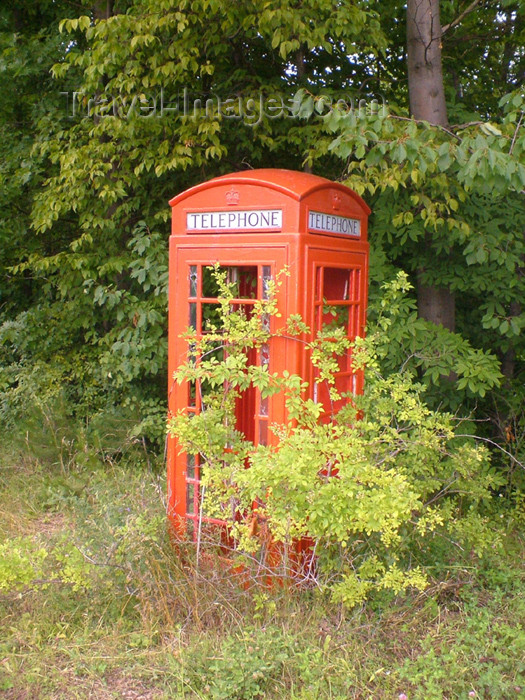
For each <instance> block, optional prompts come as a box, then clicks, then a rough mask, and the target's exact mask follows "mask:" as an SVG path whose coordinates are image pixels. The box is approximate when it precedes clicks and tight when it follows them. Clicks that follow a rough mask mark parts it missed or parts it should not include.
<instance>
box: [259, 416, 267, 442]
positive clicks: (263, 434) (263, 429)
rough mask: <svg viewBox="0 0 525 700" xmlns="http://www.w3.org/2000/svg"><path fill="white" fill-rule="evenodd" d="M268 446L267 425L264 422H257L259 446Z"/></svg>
mask: <svg viewBox="0 0 525 700" xmlns="http://www.w3.org/2000/svg"><path fill="white" fill-rule="evenodd" d="M267 444H268V423H267V422H266V421H265V420H260V421H259V445H267Z"/></svg>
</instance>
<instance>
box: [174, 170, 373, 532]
mask: <svg viewBox="0 0 525 700" xmlns="http://www.w3.org/2000/svg"><path fill="white" fill-rule="evenodd" d="M170 204H171V206H172V207H173V218H172V233H171V237H170V260H169V264H170V272H169V275H170V278H169V360H168V362H169V364H168V372H169V411H170V413H171V414H175V413H177V412H178V411H180V410H184V411H187V412H188V413H198V412H199V411H200V409H201V399H200V396H199V392H197V391H195V388H194V387H192V386H191V385H190V383H189V382H186V383H183V384H180V385H179V384H176V383H175V382H174V381H173V373H174V371H175V370H176V369H177V367H179V366H180V365H181V364H182V363H184V362H185V360H186V358H187V353H188V343H187V341H186V340H184V339H183V338H182V337H181V336H182V334H183V333H184V332H185V331H186V330H187V329H188V327H191V328H193V329H195V330H196V331H197V334H202V333H203V332H204V331H205V329H204V328H203V319H204V318H206V317H207V316H209V311H210V308H211V307H212V306H213V305H214V303H215V304H216V298H215V297H214V294H215V292H214V291H213V283H212V277H211V266H213V265H215V264H217V263H218V264H219V265H220V266H221V267H224V268H227V271H228V275H229V279H231V280H233V281H236V282H237V285H236V289H237V290H238V296H239V298H238V299H236V300H235V303H236V304H239V305H242V306H243V307H244V308H245V309H246V308H248V307H249V305H250V304H253V303H254V301H255V300H256V299H257V298H259V299H260V298H264V295H265V293H266V290H267V284H268V281H269V280H270V279H272V278H275V276H276V275H277V274H278V273H279V271H280V270H282V269H283V268H285V267H287V268H288V271H289V273H290V274H289V275H288V276H287V277H286V278H285V279H284V281H283V284H282V285H281V286H280V287H279V288H278V291H277V302H278V305H279V310H280V312H281V314H282V317H283V318H287V317H288V316H289V315H291V314H300V315H301V316H302V318H303V320H304V321H305V322H306V323H307V324H308V326H309V327H310V328H311V329H312V332H313V333H314V334H315V332H316V331H317V330H319V329H321V328H322V327H323V325H324V324H325V323H327V322H330V321H331V320H333V313H334V307H335V309H336V313H337V317H338V319H337V320H338V324H339V325H340V324H344V325H345V327H346V329H347V335H348V337H349V338H350V339H351V340H353V339H354V338H355V337H356V336H357V335H363V332H364V326H365V314H366V306H367V286H368V243H367V221H368V214H369V213H370V209H369V208H368V206H367V205H366V204H365V202H364V201H363V200H362V199H361V197H359V195H357V194H356V193H355V192H354V191H353V190H351V189H349V188H348V187H345V186H344V185H341V184H339V183H335V182H331V181H330V180H327V179H325V178H323V177H318V176H317V175H310V174H308V173H303V172H293V171H289V170H273V169H267V170H251V171H245V172H241V173H232V174H231V175H224V176H222V177H217V178H214V179H213V180H210V181H209V182H204V183H202V184H200V185H197V186H195V187H192V188H191V189H189V190H186V191H185V192H182V193H181V194H179V195H177V196H176V197H174V198H173V199H172V200H171V201H170ZM327 307H330V313H329V314H328V318H327ZM274 322H275V321H274V319H272V321H271V323H274ZM270 330H273V329H270ZM251 359H252V361H253V362H259V363H262V364H268V365H269V370H270V371H271V372H277V373H279V374H282V372H283V371H284V370H288V372H290V373H294V374H299V375H300V376H302V377H303V378H304V379H305V380H307V381H308V382H309V386H310V391H311V397H312V398H313V399H314V400H315V401H319V402H322V403H324V404H327V403H328V389H327V387H325V386H323V385H322V384H321V383H317V382H316V373H315V370H314V368H313V367H312V366H311V363H310V362H309V358H308V356H307V353H306V351H305V350H304V346H303V345H302V344H300V343H297V342H294V341H293V340H286V339H285V338H282V337H275V338H272V339H271V340H270V342H269V343H268V344H267V345H266V346H263V347H262V348H261V350H260V351H259V352H257V353H255V352H254V354H253V357H252V358H251ZM336 385H337V388H338V389H339V390H340V391H347V392H348V391H350V392H352V393H354V394H356V393H360V392H361V391H362V388H363V377H362V373H361V372H357V373H356V372H354V371H353V370H352V366H351V357H350V355H348V356H345V357H342V358H341V359H340V361H339V372H338V374H337V376H336ZM285 419H286V412H285V405H284V398H283V397H282V396H280V395H275V396H272V397H270V398H265V399H262V398H261V396H260V395H259V394H258V391H257V390H256V389H253V390H250V391H249V392H246V394H245V397H244V398H243V400H242V404H240V405H239V407H238V415H237V421H238V423H237V427H238V428H239V429H240V430H242V432H243V433H244V434H245V436H246V438H247V439H249V440H251V441H252V442H253V443H254V444H256V445H257V444H267V443H271V442H272V440H273V438H272V435H271V433H270V431H269V430H268V426H269V424H271V423H282V422H284V421H285ZM167 461H168V512H169V516H170V518H171V519H172V521H173V522H174V523H177V524H178V526H180V524H181V523H183V522H185V523H186V524H187V525H189V526H190V529H191V530H192V531H193V532H196V531H197V528H196V527H192V526H194V525H195V524H196V522H197V520H198V518H199V507H198V504H199V463H198V461H199V460H198V458H196V457H194V456H192V455H186V454H184V453H182V452H180V450H179V448H178V446H177V444H176V439H175V438H171V437H170V438H169V439H168V454H167ZM212 522H213V521H212Z"/></svg>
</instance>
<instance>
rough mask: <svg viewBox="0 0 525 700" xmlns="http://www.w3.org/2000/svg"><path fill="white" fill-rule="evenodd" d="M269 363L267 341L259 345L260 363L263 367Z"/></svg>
mask: <svg viewBox="0 0 525 700" xmlns="http://www.w3.org/2000/svg"><path fill="white" fill-rule="evenodd" d="M269 364H270V346H269V345H268V343H263V344H262V345H261V365H262V366H263V367H265V366H267V365H269Z"/></svg>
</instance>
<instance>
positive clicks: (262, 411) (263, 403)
mask: <svg viewBox="0 0 525 700" xmlns="http://www.w3.org/2000/svg"><path fill="white" fill-rule="evenodd" d="M259 415H260V416H267V415H268V397H267V396H265V397H264V398H263V397H262V396H261V400H260V405H259Z"/></svg>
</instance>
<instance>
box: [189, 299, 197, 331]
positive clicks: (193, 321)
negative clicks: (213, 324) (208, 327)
mask: <svg viewBox="0 0 525 700" xmlns="http://www.w3.org/2000/svg"><path fill="white" fill-rule="evenodd" d="M189 325H190V328H193V330H194V331H196V330H197V304H195V303H194V302H191V303H190V318H189Z"/></svg>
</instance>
